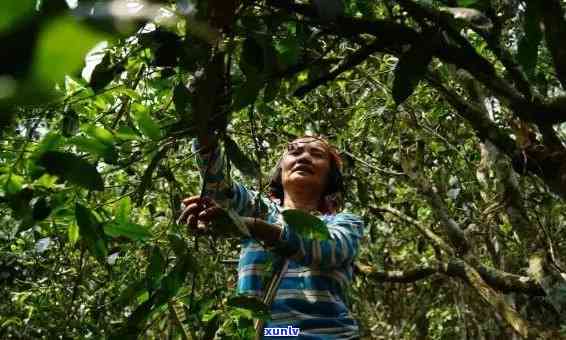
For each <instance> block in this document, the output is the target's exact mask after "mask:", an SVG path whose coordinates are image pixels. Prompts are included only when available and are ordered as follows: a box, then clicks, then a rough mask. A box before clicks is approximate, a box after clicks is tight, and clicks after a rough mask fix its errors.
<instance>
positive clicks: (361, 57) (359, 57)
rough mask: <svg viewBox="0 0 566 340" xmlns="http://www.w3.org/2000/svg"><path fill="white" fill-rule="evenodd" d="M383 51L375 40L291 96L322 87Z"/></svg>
mask: <svg viewBox="0 0 566 340" xmlns="http://www.w3.org/2000/svg"><path fill="white" fill-rule="evenodd" d="M380 50H383V46H382V43H381V41H379V39H376V40H375V41H374V42H372V43H371V44H369V45H367V46H364V47H362V48H360V49H359V50H357V51H356V52H354V53H352V54H351V55H349V56H348V57H347V58H346V60H344V61H343V62H342V63H341V64H340V65H338V66H337V67H336V68H335V69H334V70H332V71H330V72H329V73H328V74H326V75H324V76H322V77H320V78H318V79H315V80H314V81H312V82H310V83H308V84H306V85H303V86H301V87H299V88H298V89H297V90H296V91H295V93H294V94H293V95H294V96H295V97H303V96H304V95H305V94H307V93H308V92H309V91H311V90H313V89H315V88H317V87H318V86H320V85H323V84H325V83H327V82H329V81H332V80H334V79H335V78H336V77H338V76H339V75H340V74H341V73H342V72H344V71H347V70H349V69H351V68H353V67H356V66H358V65H359V64H361V63H363V62H364V61H365V60H366V58H367V57H369V56H370V55H372V54H373V53H375V52H377V51H380Z"/></svg>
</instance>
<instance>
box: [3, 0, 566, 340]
mask: <svg viewBox="0 0 566 340" xmlns="http://www.w3.org/2000/svg"><path fill="white" fill-rule="evenodd" d="M565 10H566V4H564V2H563V1H560V0H546V1H541V0H396V1H394V0H379V1H378V0H312V1H308V0H304V1H300V0H154V1H149V0H147V1H141V0H139V1H138V0H127V1H126V0H113V1H89V0H67V1H63V0H19V1H1V2H0V42H1V43H2V44H1V45H2V46H3V48H2V49H0V222H1V227H0V298H1V299H2V301H6V302H7V303H3V304H1V305H0V337H1V338H51V337H54V336H59V337H62V338H120V339H121V338H137V337H148V338H164V339H165V338H167V339H168V338H171V339H201V338H202V339H212V338H222V339H223V338H234V339H249V338H250V337H251V334H253V327H252V326H253V322H252V321H253V319H258V318H259V319H261V318H268V317H269V311H268V309H267V308H266V306H265V305H263V304H262V303H261V302H260V301H257V300H254V299H250V298H246V297H244V296H237V295H236V294H235V288H234V286H235V282H236V280H237V276H236V273H237V272H236V265H237V257H238V240H237V239H235V238H234V239H230V238H228V239H221V238H214V237H209V236H201V237H196V236H194V235H191V234H190V233H188V231H187V229H186V226H182V225H178V224H177V223H176V219H177V218H178V216H179V213H180V209H181V200H182V199H183V198H185V197H188V196H191V195H198V194H199V193H200V192H201V191H202V189H201V183H200V176H199V172H198V168H197V165H196V161H195V152H194V150H193V149H192V148H191V141H192V140H193V139H194V138H197V137H199V136H203V135H206V134H209V133H211V132H214V133H216V134H217V135H218V136H219V138H220V141H221V144H222V145H223V148H224V150H225V152H226V154H227V158H228V160H229V162H228V168H229V169H231V170H232V171H231V173H232V175H233V177H234V179H235V180H238V181H240V182H242V183H244V184H246V185H247V186H248V187H250V188H253V189H254V190H258V191H260V192H263V193H265V192H266V190H267V184H268V178H269V174H270V172H271V170H272V168H273V166H274V165H275V164H276V162H277V159H278V157H279V156H280V155H281V152H282V150H283V147H284V145H286V143H287V142H289V141H291V140H293V139H294V138H296V137H299V136H302V135H304V134H312V135H321V136H325V137H326V138H328V139H329V140H330V141H331V142H332V143H333V144H334V145H336V146H337V147H338V149H339V150H340V153H341V157H342V159H343V161H344V177H345V182H346V193H345V198H344V201H345V202H346V204H345V208H346V210H348V211H352V212H354V213H356V214H358V215H360V216H362V218H363V220H364V222H365V225H366V229H365V233H366V235H365V238H364V240H363V243H362V246H361V250H360V253H359V256H358V260H357V262H356V264H355V267H356V274H355V279H354V282H353V285H352V287H351V290H350V291H349V293H348V295H349V304H350V306H351V310H352V312H353V314H354V316H355V317H356V319H357V320H358V321H359V323H360V327H361V332H362V337H363V338H368V339H400V338H403V339H429V338H430V339H455V338H456V339H457V338H462V339H464V338H469V339H499V338H510V339H519V338H525V339H526V338H529V339H539V338H540V339H545V338H552V339H558V338H563V337H566V258H565V254H566V215H565V211H566V209H565V208H566V206H565V201H564V200H565V198H566V148H565V145H564V142H566V128H565V125H564V122H566V93H565V88H566V44H564V43H563V41H564V40H565V39H566V19H565V16H564V12H565Z"/></svg>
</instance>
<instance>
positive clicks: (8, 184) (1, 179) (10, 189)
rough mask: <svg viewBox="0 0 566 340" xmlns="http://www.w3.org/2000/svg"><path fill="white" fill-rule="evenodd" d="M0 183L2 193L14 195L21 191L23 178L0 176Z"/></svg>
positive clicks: (10, 174) (10, 175)
mask: <svg viewBox="0 0 566 340" xmlns="http://www.w3.org/2000/svg"><path fill="white" fill-rule="evenodd" d="M0 183H3V184H4V192H6V193H7V194H10V195H11V194H15V193H17V192H18V191H20V190H22V186H23V185H24V178H23V177H22V176H18V175H14V174H12V173H9V174H6V175H2V176H0Z"/></svg>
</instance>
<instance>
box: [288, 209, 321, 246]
mask: <svg viewBox="0 0 566 340" xmlns="http://www.w3.org/2000/svg"><path fill="white" fill-rule="evenodd" d="M282 215H283V220H284V221H285V223H287V225H288V226H289V227H291V229H292V230H293V231H294V232H296V233H297V234H299V235H301V236H303V237H306V238H310V239H315V240H328V239H330V233H329V231H328V227H327V226H326V223H324V221H322V220H321V219H319V218H318V217H316V216H313V215H311V214H309V213H307V212H304V211H302V210H298V209H287V210H283V212H282Z"/></svg>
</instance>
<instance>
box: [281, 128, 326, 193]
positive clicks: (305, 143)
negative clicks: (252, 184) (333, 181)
mask: <svg viewBox="0 0 566 340" xmlns="http://www.w3.org/2000/svg"><path fill="white" fill-rule="evenodd" d="M329 172H330V155H329V153H328V150H327V147H326V146H325V144H324V143H323V142H321V141H319V140H317V139H315V138H301V139H297V140H295V141H293V142H292V143H290V144H289V146H288V148H287V152H286V153H285V154H284V155H283V159H282V160H281V182H282V184H283V190H284V191H287V190H288V189H290V188H291V187H292V186H295V187H304V188H309V189H310V190H311V191H313V192H315V193H319V194H320V195H322V193H323V192H324V188H325V186H326V182H327V179H328V174H329Z"/></svg>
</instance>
